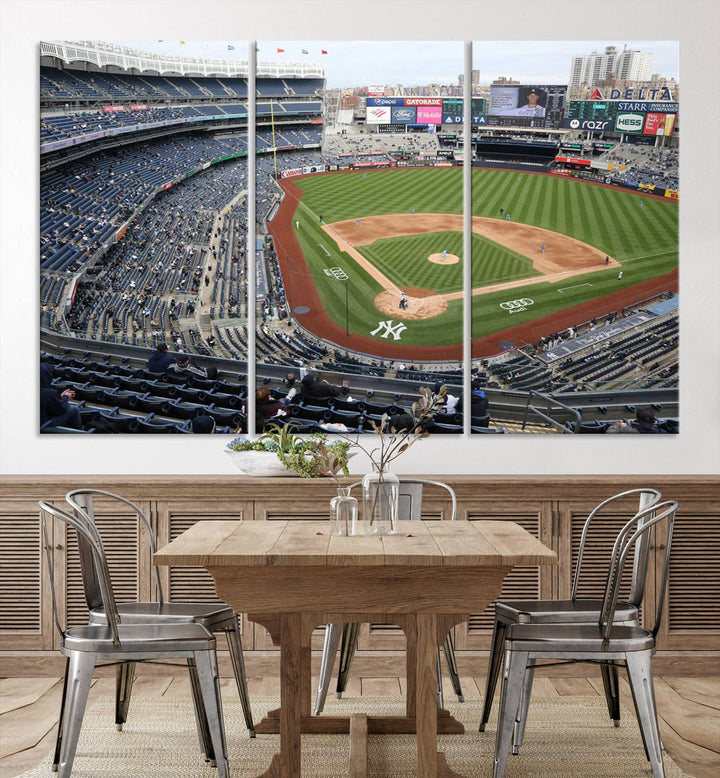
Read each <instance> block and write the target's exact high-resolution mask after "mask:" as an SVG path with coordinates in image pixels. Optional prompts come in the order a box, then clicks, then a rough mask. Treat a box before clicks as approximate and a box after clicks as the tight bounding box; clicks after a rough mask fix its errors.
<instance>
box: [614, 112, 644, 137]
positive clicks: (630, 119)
mask: <svg viewBox="0 0 720 778" xmlns="http://www.w3.org/2000/svg"><path fill="white" fill-rule="evenodd" d="M644 123H645V117H644V115H643V114H641V113H619V114H618V115H617V118H616V119H615V132H627V133H640V132H642V131H643V124H644Z"/></svg>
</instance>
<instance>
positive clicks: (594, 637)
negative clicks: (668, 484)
mask: <svg viewBox="0 0 720 778" xmlns="http://www.w3.org/2000/svg"><path fill="white" fill-rule="evenodd" d="M677 507H678V504H677V503H676V502H670V501H666V502H662V503H656V504H654V505H652V506H650V507H649V508H645V509H644V510H641V511H640V512H639V513H638V514H636V515H635V516H634V517H633V518H632V519H631V520H630V521H628V522H627V524H625V526H624V527H623V528H622V530H621V531H620V533H619V534H618V536H617V539H616V541H615V545H614V547H613V553H612V558H611V561H610V569H609V573H608V578H607V584H606V586H605V596H604V598H603V602H602V608H601V610H600V614H599V618H598V621H597V623H596V624H557V623H552V624H514V625H512V626H511V627H510V628H509V629H508V631H507V633H506V636H505V670H504V674H503V682H502V690H501V694H500V713H499V719H498V729H497V736H496V740H495V765H494V772H493V778H503V775H504V773H505V766H506V764H507V757H508V750H509V748H510V745H511V743H512V749H513V753H514V754H517V753H518V750H519V748H520V746H521V745H522V741H523V737H524V723H525V721H524V717H525V716H526V714H527V705H528V701H529V698H530V693H531V691H532V672H528V671H529V670H530V669H531V668H532V666H534V664H535V662H536V661H537V660H540V659H546V660H555V662H556V663H557V664H566V663H567V662H568V661H573V662H591V663H594V664H600V665H606V664H607V663H611V666H612V667H616V666H617V663H618V662H622V663H624V665H625V667H626V669H627V674H628V680H629V682H630V687H631V689H632V696H633V701H634V703H635V712H636V715H637V718H638V723H639V724H640V733H641V735H642V739H643V745H644V747H645V755H646V756H647V758H648V760H649V761H650V763H651V765H652V771H653V776H654V778H664V775H665V772H664V769H663V761H662V743H661V741H660V734H659V731H658V724H657V712H656V708H655V691H654V688H653V676H652V665H651V661H650V660H651V657H652V655H653V654H654V653H655V637H656V635H657V633H658V630H659V628H660V621H661V618H662V611H663V605H664V601H665V590H666V588H667V579H668V572H669V562H670V549H671V545H672V534H673V528H674V523H675V513H676V511H677ZM665 520H667V531H666V536H665V540H664V542H663V543H660V544H659V548H660V549H662V548H664V549H665V554H664V560H663V564H662V569H661V570H659V571H658V572H659V573H660V575H659V578H658V581H659V586H658V591H657V598H658V605H657V612H656V617H655V624H654V626H653V628H652V629H651V630H649V629H643V628H642V627H639V626H637V625H630V626H628V625H619V624H618V623H617V618H618V612H617V611H618V605H620V608H622V607H623V605H622V603H620V604H619V603H618V595H619V591H620V585H621V583H622V575H623V570H624V568H625V565H626V563H627V561H628V558H629V556H630V555H631V553H632V552H633V551H635V559H637V556H638V553H642V552H641V551H640V549H641V547H643V546H645V547H648V546H649V545H650V543H651V541H652V536H653V534H654V530H655V525H656V524H658V523H659V522H661V521H665Z"/></svg>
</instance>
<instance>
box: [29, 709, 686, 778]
mask: <svg viewBox="0 0 720 778" xmlns="http://www.w3.org/2000/svg"><path fill="white" fill-rule="evenodd" d="M481 702H482V701H481V700H474V701H473V700H471V701H469V702H465V703H462V704H461V703H457V702H450V701H448V702H447V703H446V704H447V707H448V709H449V710H450V711H451V713H452V714H453V715H454V716H455V717H456V718H457V719H458V720H459V721H462V722H463V724H464V725H465V729H466V733H465V734H464V735H440V736H439V738H438V747H439V750H440V751H444V752H445V754H446V756H447V762H448V765H449V766H450V767H451V768H452V769H453V770H455V771H457V772H459V773H461V774H462V775H463V776H467V778H489V777H490V776H491V775H492V764H493V756H494V748H495V729H496V717H497V709H495V713H494V715H493V718H492V719H491V720H490V724H489V725H488V728H487V730H486V731H485V732H478V731H477V725H478V721H479V719H480V711H481ZM403 704H404V703H403V701H402V699H401V698H399V697H398V698H394V697H361V698H354V699H353V698H347V699H343V700H336V699H328V702H327V704H326V706H325V713H327V714H328V715H330V714H333V713H334V714H341V715H346V714H350V713H353V712H368V713H372V714H380V715H381V714H392V713H400V712H402V710H403ZM277 706H278V700H277V698H268V697H265V698H257V699H255V700H253V711H254V712H253V715H254V717H255V721H259V720H260V719H261V718H262V717H263V715H264V714H265V712H266V711H268V710H270V709H272V708H276V707H277ZM496 708H497V706H496ZM224 713H225V728H226V732H227V740H228V755H229V759H230V772H231V775H232V776H233V778H255V776H258V775H260V774H262V773H263V772H264V771H265V770H266V769H267V767H268V766H269V764H270V760H271V758H272V755H273V754H274V753H275V752H276V751H279V736H277V735H258V736H257V738H255V739H250V738H249V737H248V734H247V730H246V729H245V726H244V721H243V716H242V709H241V707H240V703H239V702H237V701H235V700H233V699H232V698H230V699H226V701H224ZM302 751H303V764H302V774H303V778H347V775H348V770H349V738H348V737H347V736H346V735H304V736H303V743H302ZM368 757H369V775H370V776H371V778H412V776H414V775H415V738H414V736H413V735H371V736H370V739H369V744H368ZM50 761H51V755H48V757H47V758H46V759H45V760H44V761H43V762H42V763H41V764H40V765H39V766H38V767H36V768H34V769H33V770H30V771H29V772H26V773H23V776H22V778H50V776H52V775H53V773H51V772H50ZM665 772H666V776H667V778H683V776H684V774H683V772H682V771H681V770H680V769H679V768H678V767H677V765H675V764H674V763H673V762H672V760H671V759H670V758H669V757H668V756H665ZM72 774H73V777H74V778H116V777H118V776H133V777H137V778H213V777H214V776H215V777H216V776H217V770H214V769H212V768H210V767H209V766H207V764H206V763H205V761H204V759H203V756H202V754H201V753H200V751H199V747H198V740H197V732H196V729H195V721H194V718H193V713H192V709H191V707H190V705H189V704H188V703H187V702H177V701H173V700H168V701H165V702H163V701H162V699H158V700H147V699H136V700H133V701H132V703H131V706H130V715H129V717H128V722H127V724H126V725H125V727H124V729H123V731H122V732H117V731H116V730H115V725H114V723H113V703H112V700H110V699H107V700H106V699H103V700H99V701H98V702H96V703H95V704H94V705H92V706H91V707H90V708H89V709H88V710H87V711H86V714H85V720H84V722H83V728H82V732H81V734H80V742H79V744H78V749H77V755H76V757H75V763H74V766H73V773H72ZM505 774H506V776H507V778H584V777H585V776H587V778H648V777H649V776H652V771H651V769H650V764H649V762H647V761H646V760H645V754H644V751H643V746H642V740H641V738H640V732H639V730H638V726H637V722H636V720H635V716H634V715H633V714H631V713H630V712H629V711H627V710H626V709H623V711H622V725H621V726H620V727H619V728H615V727H613V726H612V723H611V722H610V720H609V718H608V715H607V710H606V708H605V701H604V698H602V697H560V698H557V699H556V698H542V697H538V698H537V699H536V700H533V701H532V704H531V707H530V715H529V717H528V724H527V730H526V734H525V742H524V744H523V747H522V748H521V750H520V755H519V756H510V757H509V758H508V766H507V770H506V773H505Z"/></svg>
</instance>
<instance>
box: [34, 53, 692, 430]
mask: <svg viewBox="0 0 720 778" xmlns="http://www.w3.org/2000/svg"><path fill="white" fill-rule="evenodd" d="M39 57H40V68H39V77H40V89H39V99H40V111H39V116H40V150H39V155H40V203H39V208H40V274H39V279H40V288H39V299H40V310H39V316H40V343H39V358H40V360H41V368H40V382H41V387H40V431H41V432H43V433H48V434H57V433H65V434H72V433H78V434H93V435H98V434H198V433H225V434H229V435H236V434H238V433H242V434H250V435H252V434H254V433H262V432H263V430H265V431H267V430H268V429H269V428H271V429H274V430H275V431H277V430H278V428H283V429H286V430H287V431H288V432H292V433H299V434H303V433H312V432H325V433H328V434H329V435H332V434H333V433H340V434H354V433H356V432H370V433H373V432H374V431H375V429H376V428H377V427H378V426H382V425H385V427H386V428H387V429H397V430H401V429H404V428H405V429H406V428H407V427H408V426H411V427H412V426H413V425H417V424H418V423H421V424H422V429H423V431H424V432H428V433H429V434H430V435H440V434H442V435H446V434H459V435H472V436H474V437H476V438H477V437H478V436H484V435H500V434H502V435H508V434H547V435H574V434H603V435H605V434H620V435H623V434H667V433H677V432H679V421H678V420H679V350H678V337H679V335H678V333H679V329H678V308H679V296H678V288H679V287H678V266H679V240H678V222H679V219H678V212H679V207H678V205H679V197H680V182H679V178H678V170H679V135H680V122H679V99H680V96H679V95H680V93H679V89H680V87H679V82H678V62H679V49H678V44H677V42H674V41H622V40H620V41H593V40H586V41H482V40H476V41H473V42H462V41H402V40H399V41H257V42H254V41H253V42H248V41H222V42H221V41H212V42H208V41H191V40H188V41H167V40H166V41H91V42H88V41H83V42H72V41H43V42H41V43H40V44H39Z"/></svg>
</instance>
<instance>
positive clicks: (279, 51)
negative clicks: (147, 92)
mask: <svg viewBox="0 0 720 778" xmlns="http://www.w3.org/2000/svg"><path fill="white" fill-rule="evenodd" d="M277 53H278V54H284V53H285V49H278V50H277Z"/></svg>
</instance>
